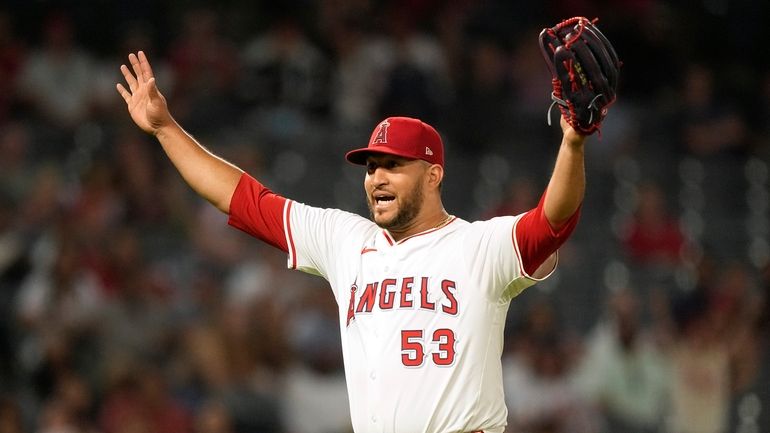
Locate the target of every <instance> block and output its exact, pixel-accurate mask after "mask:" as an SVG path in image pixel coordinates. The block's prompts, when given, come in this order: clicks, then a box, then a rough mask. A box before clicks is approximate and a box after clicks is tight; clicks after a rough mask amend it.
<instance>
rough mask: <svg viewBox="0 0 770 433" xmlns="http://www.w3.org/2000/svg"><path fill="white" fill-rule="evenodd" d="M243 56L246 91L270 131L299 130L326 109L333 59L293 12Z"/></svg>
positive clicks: (250, 44)
mask: <svg viewBox="0 0 770 433" xmlns="http://www.w3.org/2000/svg"><path fill="white" fill-rule="evenodd" d="M240 55H241V61H242V63H243V69H244V70H243V78H242V83H241V96H242V98H243V100H244V102H245V103H248V104H249V105H250V106H253V107H254V108H255V109H256V113H257V115H258V119H260V120H261V122H260V124H261V125H262V126H263V127H265V128H266V129H267V130H268V133H269V134H271V135H275V136H278V137H284V136H286V134H287V133H291V134H297V133H300V132H301V131H302V130H303V129H304V128H306V127H307V125H306V123H307V122H308V121H309V120H311V119H312V118H313V117H314V116H318V115H319V114H325V113H326V112H327V109H328V107H329V95H328V90H327V89H328V79H329V70H330V64H329V60H328V59H327V58H326V57H325V55H324V54H323V52H322V51H321V50H320V49H319V48H318V47H316V46H315V44H313V43H312V42H311V41H310V39H309V38H308V36H307V34H306V32H305V29H303V28H302V26H301V25H300V23H299V22H297V19H296V18H295V17H294V16H292V15H290V14H289V13H288V12H283V13H281V15H280V16H279V17H278V18H277V19H276V20H275V21H274V22H272V23H271V25H270V27H269V28H268V29H267V31H266V32H265V33H263V34H260V35H258V36H257V37H256V38H254V39H252V40H251V41H249V42H247V43H246V44H245V46H244V47H243V49H242V50H241V53H240ZM262 122H264V123H262Z"/></svg>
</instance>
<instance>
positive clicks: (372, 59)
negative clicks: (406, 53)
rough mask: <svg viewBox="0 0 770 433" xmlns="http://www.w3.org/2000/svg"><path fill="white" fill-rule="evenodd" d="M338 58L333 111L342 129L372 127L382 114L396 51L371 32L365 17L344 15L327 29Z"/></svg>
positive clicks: (333, 79) (334, 76) (332, 80)
mask: <svg viewBox="0 0 770 433" xmlns="http://www.w3.org/2000/svg"><path fill="white" fill-rule="evenodd" d="M326 32H327V33H326V36H327V38H328V39H329V41H328V42H329V45H330V46H331V49H332V52H333V55H334V57H335V58H334V65H333V70H332V72H331V108H332V114H333V116H334V119H335V120H336V122H337V123H339V124H340V126H342V127H343V128H344V127H351V128H359V129H364V128H368V125H370V124H371V123H372V122H373V121H374V119H376V117H377V114H378V109H379V107H378V103H379V101H380V99H381V96H382V94H383V92H384V88H385V85H386V83H385V77H386V76H387V71H388V69H389V68H390V64H391V63H392V52H391V50H390V48H389V46H388V44H387V43H386V42H385V40H384V39H383V38H382V37H380V36H379V35H377V34H371V33H369V32H367V28H366V18H365V17H363V16H354V15H349V16H341V17H339V18H337V19H335V20H334V21H333V23H332V24H330V25H327V26H326Z"/></svg>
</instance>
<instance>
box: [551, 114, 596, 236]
mask: <svg viewBox="0 0 770 433" xmlns="http://www.w3.org/2000/svg"><path fill="white" fill-rule="evenodd" d="M561 129H562V131H563V133H564V136H563V137H562V140H561V146H560V147H559V153H558V155H557V156H556V164H555V166H554V169H553V173H552V174H551V180H550V181H549V183H548V190H547V193H546V196H545V203H544V212H545V217H546V218H547V219H548V222H549V223H550V224H551V226H552V227H553V228H554V229H556V230H558V229H560V228H561V227H562V226H563V225H564V224H566V223H567V221H568V220H569V219H570V217H571V216H572V215H574V214H575V211H577V209H578V207H579V206H580V204H581V203H582V202H583V196H584V195H585V189H586V176H585V165H584V144H585V141H586V136H584V135H581V134H578V133H577V132H575V130H574V129H572V127H571V126H569V125H568V124H567V122H566V121H565V120H564V118H562V120H561Z"/></svg>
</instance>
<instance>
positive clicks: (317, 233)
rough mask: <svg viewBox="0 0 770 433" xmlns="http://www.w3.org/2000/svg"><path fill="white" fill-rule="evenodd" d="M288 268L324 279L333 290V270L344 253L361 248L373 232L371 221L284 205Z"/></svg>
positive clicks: (329, 210)
mask: <svg viewBox="0 0 770 433" xmlns="http://www.w3.org/2000/svg"><path fill="white" fill-rule="evenodd" d="M285 218H286V227H285V232H286V237H287V243H288V247H289V248H288V249H289V255H288V267H289V268H290V269H297V270H300V271H302V272H306V273H309V274H313V275H319V276H322V277H324V278H325V279H326V280H327V281H329V282H330V283H332V287H335V286H336V285H335V284H334V281H333V280H334V279H335V278H336V275H337V273H336V272H334V270H335V269H336V268H337V267H338V266H339V265H340V264H339V263H338V260H340V258H341V257H344V256H345V255H344V254H342V252H343V251H350V250H351V249H355V248H356V246H357V245H362V244H363V243H364V241H365V239H366V238H367V237H371V236H372V234H373V233H374V232H376V231H377V230H378V229H377V226H376V225H374V223H372V222H371V221H370V220H368V219H366V218H364V217H362V216H360V215H357V214H354V213H350V212H345V211H342V210H339V209H324V208H317V207H313V206H308V205H305V204H302V203H298V202H295V201H291V200H289V201H287V205H286V210H285Z"/></svg>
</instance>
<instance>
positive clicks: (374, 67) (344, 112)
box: [0, 0, 770, 433]
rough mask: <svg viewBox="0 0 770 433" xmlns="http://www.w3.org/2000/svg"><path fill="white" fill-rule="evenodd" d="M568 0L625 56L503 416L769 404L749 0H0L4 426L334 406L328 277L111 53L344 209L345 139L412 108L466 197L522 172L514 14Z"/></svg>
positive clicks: (341, 390)
mask: <svg viewBox="0 0 770 433" xmlns="http://www.w3.org/2000/svg"><path fill="white" fill-rule="evenodd" d="M573 15H585V16H588V17H600V19H601V20H600V22H599V26H600V28H601V29H602V30H603V31H604V32H605V34H606V35H608V37H609V38H610V39H611V40H612V41H613V43H614V44H615V47H616V48H617V51H618V53H619V54H620V57H621V58H622V60H623V61H624V64H625V66H624V69H623V74H622V81H621V89H620V93H619V99H618V102H617V103H616V104H615V105H614V106H613V107H612V109H611V111H610V114H609V116H608V118H607V119H606V122H605V125H604V128H603V130H602V133H601V135H600V136H598V137H594V138H592V139H591V142H590V145H589V146H588V150H587V152H588V155H587V171H588V192H587V197H586V201H585V204H584V207H583V218H582V221H581V224H580V225H579V227H578V229H577V231H576V233H575V235H574V237H573V239H572V240H571V241H570V242H569V243H568V245H566V246H565V247H564V248H563V250H562V252H561V256H560V266H559V270H558V271H557V273H556V274H555V275H554V277H553V278H551V279H550V280H548V281H546V282H544V283H542V284H539V285H537V286H535V287H533V288H531V289H529V290H528V291H527V292H525V293H524V294H522V295H521V296H520V297H519V298H517V299H515V300H514V302H513V303H512V305H511V311H510V313H509V317H508V320H509V324H508V327H507V337H506V338H507V341H506V353H505V358H504V369H505V381H506V398H507V400H508V404H509V408H510V425H509V429H508V431H509V432H521V433H524V432H531V433H546V432H558V433H561V432H565V433H566V432H570V433H582V432H613V433H614V432H629V433H634V432H639V433H642V432H644V433H653V432H672V433H680V432H681V433H723V432H725V433H726V432H736V433H759V432H768V431H770V353H768V351H770V344H769V343H770V338H769V333H770V304H769V302H770V266H769V265H768V264H769V263H770V210H769V203H770V200H769V199H768V194H769V191H770V181H769V180H768V178H769V176H768V164H769V163H770V51H768V48H767V43H766V32H765V26H766V23H767V22H768V21H769V18H770V3H768V2H762V1H752V0H734V1H728V0H693V1H686V2H667V1H660V0H621V1H600V0H593V1H592V0H579V1H548V2H506V1H502V0H498V1H494V0H483V1H471V0H454V1H435V0H412V1H395V0H394V1H375V0H349V1H346V0H318V1H301V0H295V1H291V2H267V1H265V2H249V1H237V0H224V1H220V2H216V5H214V2H212V4H210V5H207V4H204V3H199V4H193V3H191V2H182V1H150V0H136V1H131V2H118V1H108V0H101V1H56V2H54V1H20V0H10V1H6V2H4V3H3V5H2V6H0V433H11V432H14V433H16V432H45V433H54V432H57V433H60V432H104V433H140V432H141V433H144V432H147V433H153V432H164V433H176V432H180V433H181V432H191V431H195V432H201V433H216V432H221V433H225V432H236V433H241V432H243V433H247V432H286V433H341V432H347V431H349V430H350V424H349V416H348V413H347V410H348V409H347V397H346V392H345V384H344V375H343V372H342V360H341V353H340V348H339V335H338V332H339V330H338V324H337V319H336V306H335V305H334V301H333V298H332V296H331V295H330V293H329V292H328V290H327V288H326V284H325V282H324V281H323V280H320V279H315V278H311V277H307V276H304V275H301V274H299V273H296V272H289V271H286V270H285V258H284V256H283V255H282V254H281V253H280V252H277V251H273V250H271V249H270V248H268V247H265V246H263V245H261V244H260V243H259V242H257V241H254V240H253V239H250V238H248V237H247V236H246V235H244V234H242V233H240V232H237V231H235V230H233V229H230V228H228V227H227V225H226V218H225V216H223V215H220V214H218V213H217V211H215V210H214V209H213V208H212V207H210V206H208V205H207V204H206V203H204V202H203V200H201V199H199V198H197V197H195V196H194V195H193V194H192V193H191V191H190V190H189V188H187V187H186V185H184V184H183V183H182V182H181V179H180V177H179V176H178V175H177V173H176V172H175V171H174V169H173V167H172V166H171V164H170V163H169V162H168V161H167V160H166V159H165V156H164V155H163V154H162V151H161V150H160V148H159V146H157V143H156V142H155V141H154V140H153V139H151V138H150V137H147V136H144V135H143V134H141V133H140V132H138V130H137V129H136V128H135V127H134V126H133V124H131V122H130V119H129V117H128V115H127V114H126V110H125V105H124V103H123V100H122V99H121V98H120V97H119V96H118V95H117V93H116V92H115V89H114V85H115V83H116V82H118V81H119V80H120V79H121V77H120V74H119V71H118V67H119V65H120V64H121V63H125V62H126V60H125V59H126V55H127V53H129V52H132V51H136V50H139V49H142V50H145V52H147V54H148V55H149V57H150V60H151V61H152V62H153V65H154V67H155V70H156V73H157V75H158V81H159V84H160V87H161V89H162V91H163V92H164V93H165V95H166V96H167V98H168V100H169V103H170V106H171V108H172V112H173V113H174V114H175V116H176V117H177V119H178V120H179V121H180V122H181V123H182V124H183V125H184V126H185V127H186V128H187V129H188V130H189V131H190V132H191V133H193V134H194V135H195V136H196V137H197V138H199V139H200V140H201V141H202V142H203V143H204V144H205V145H206V146H208V147H209V148H210V149H212V150H213V151H215V152H216V153H218V154H220V155H223V156H224V157H226V158H228V159H230V160H231V161H234V162H235V163H237V164H238V165H240V166H241V167H242V168H244V169H245V170H246V171H248V172H250V173H252V174H254V175H255V176H257V177H258V178H259V179H261V180H263V181H264V183H265V184H267V185H268V186H270V187H271V188H272V189H273V190H274V191H276V192H279V193H281V194H284V195H286V196H288V197H291V198H294V199H297V200H300V201H303V202H306V203H308V204H312V205H317V206H334V207H341V208H344V209H348V210H352V211H355V212H359V213H362V214H364V213H365V212H366V209H365V204H364V200H363V197H362V194H361V185H362V176H363V173H362V172H361V170H360V169H358V168H356V167H353V166H350V165H349V164H347V163H345V162H344V160H343V157H342V155H343V153H344V152H345V151H346V150H347V149H350V148H353V147H357V146H360V145H362V143H365V142H366V140H367V138H368V136H369V134H370V132H371V129H372V127H373V126H374V125H375V124H376V122H377V121H378V120H380V119H381V118H382V117H384V116H386V115H392V114H400V115H411V116H417V117H421V118H423V119H425V120H427V121H429V122H430V123H432V124H434V125H435V126H436V127H437V128H438V129H439V131H440V132H441V133H442V135H443V137H444V139H445V142H446V146H447V153H448V162H447V172H448V179H447V181H446V185H445V189H444V191H445V201H446V204H447V207H448V209H449V210H450V212H452V213H454V214H455V215H457V216H460V217H462V218H465V219H476V218H485V217H489V216H493V215H498V214H508V213H512V212H521V211H524V210H526V209H528V208H529V207H531V206H533V205H534V204H535V203H536V201H537V199H538V196H539V194H540V192H541V191H542V190H543V188H544V186H545V182H546V180H547V177H548V174H549V172H550V169H551V165H552V162H553V158H554V156H555V153H556V147H557V144H558V139H559V135H560V134H559V131H558V128H557V127H553V128H548V127H547V126H546V122H545V120H546V116H545V113H546V110H547V108H548V105H549V102H550V101H549V99H548V95H549V92H550V77H549V76H548V72H547V70H546V68H545V63H544V62H543V59H542V58H541V56H540V53H539V51H538V48H537V43H536V37H537V34H538V33H539V31H540V29H542V28H543V27H545V26H550V25H553V24H555V23H556V22H558V21H559V20H561V19H564V18H567V17H570V16H573Z"/></svg>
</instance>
